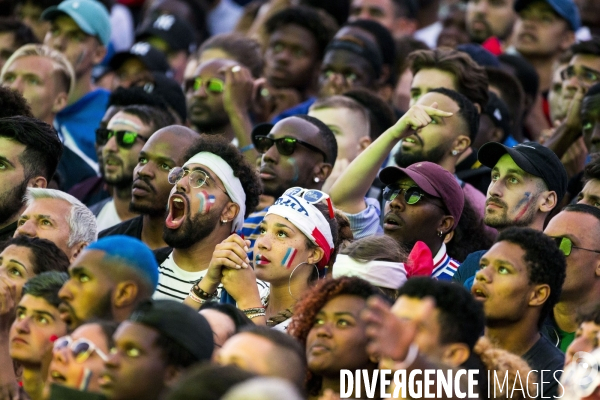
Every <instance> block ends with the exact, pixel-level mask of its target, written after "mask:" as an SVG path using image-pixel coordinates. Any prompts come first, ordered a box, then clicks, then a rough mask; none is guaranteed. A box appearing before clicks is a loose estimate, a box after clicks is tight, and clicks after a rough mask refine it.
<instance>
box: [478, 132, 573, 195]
mask: <svg viewBox="0 0 600 400" xmlns="http://www.w3.org/2000/svg"><path fill="white" fill-rule="evenodd" d="M504 154H508V155H509V156H510V157H511V158H512V159H513V161H514V162H515V164H517V165H518V166H519V168H521V169H522V170H523V171H525V172H527V173H529V174H531V175H533V176H537V177H538V178H542V179H543V180H544V182H546V185H547V186H548V189H549V190H553V191H554V192H556V196H557V197H558V203H560V201H561V200H562V198H563V196H564V195H565V192H566V191H567V182H568V177H567V171H566V170H565V167H564V166H563V165H562V163H561V162H560V159H559V158H558V156H557V155H556V154H554V152H553V151H552V150H550V149H549V148H547V147H544V146H542V145H541V144H539V143H536V142H526V143H521V144H518V145H516V146H514V147H507V146H505V145H503V144H500V143H495V142H490V143H486V144H484V145H483V146H481V148H480V149H479V153H477V158H478V159H479V162H480V163H482V164H483V165H485V166H486V167H490V168H494V167H495V166H496V163H497V162H498V160H499V159H500V157H502V156H503V155H504Z"/></svg>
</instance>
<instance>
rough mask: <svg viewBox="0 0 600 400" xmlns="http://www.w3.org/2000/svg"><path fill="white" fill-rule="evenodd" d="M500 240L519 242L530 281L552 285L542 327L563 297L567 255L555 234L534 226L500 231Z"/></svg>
mask: <svg viewBox="0 0 600 400" xmlns="http://www.w3.org/2000/svg"><path fill="white" fill-rule="evenodd" d="M578 205H580V204H578ZM586 207H590V208H592V209H594V210H596V212H597V213H598V214H600V210H598V209H597V208H595V207H591V206H586ZM499 242H509V243H512V244H516V245H517V246H519V247H520V248H521V249H523V251H524V252H525V256H524V257H523V260H524V261H525V264H526V265H527V275H528V276H529V284H531V285H537V284H547V285H548V286H550V296H549V297H548V300H546V302H545V303H544V305H543V306H542V311H541V313H540V318H539V320H538V327H541V326H542V324H543V322H544V320H545V319H546V317H547V316H548V315H549V314H550V312H551V311H552V309H553V308H554V305H555V304H556V303H557V302H558V299H559V298H560V293H561V290H562V285H563V283H564V281H565V275H566V268H567V264H566V260H565V255H564V254H563V252H562V251H561V250H560V249H559V248H558V246H557V245H556V243H555V242H554V240H553V239H552V238H551V237H549V236H547V235H545V234H544V233H542V232H540V231H537V230H535V229H531V228H517V227H511V228H507V229H505V230H503V231H501V232H500V234H499V235H498V238H497V239H496V243H499Z"/></svg>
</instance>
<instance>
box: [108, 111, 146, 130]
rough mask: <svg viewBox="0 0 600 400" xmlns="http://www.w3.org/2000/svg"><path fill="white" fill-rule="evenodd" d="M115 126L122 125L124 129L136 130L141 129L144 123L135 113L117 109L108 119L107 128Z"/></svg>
mask: <svg viewBox="0 0 600 400" xmlns="http://www.w3.org/2000/svg"><path fill="white" fill-rule="evenodd" d="M116 126H120V127H123V128H124V129H133V130H135V131H136V132H137V131H139V130H141V129H143V128H144V126H145V124H144V123H143V122H142V120H141V119H140V118H139V117H137V116H136V115H133V114H128V113H126V112H123V111H119V112H117V113H116V114H115V115H114V116H113V117H112V118H111V119H110V121H108V125H107V127H108V128H109V129H114V127H116Z"/></svg>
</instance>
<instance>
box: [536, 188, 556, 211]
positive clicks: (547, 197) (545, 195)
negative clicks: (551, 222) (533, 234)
mask: <svg viewBox="0 0 600 400" xmlns="http://www.w3.org/2000/svg"><path fill="white" fill-rule="evenodd" d="M557 204H558V197H557V196H556V192H555V191H545V192H542V193H540V195H539V197H538V209H539V210H540V211H541V212H545V213H546V212H550V211H552V210H553V209H554V207H556V205H557Z"/></svg>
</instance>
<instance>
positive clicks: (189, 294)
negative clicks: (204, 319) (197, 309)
mask: <svg viewBox="0 0 600 400" xmlns="http://www.w3.org/2000/svg"><path fill="white" fill-rule="evenodd" d="M188 297H189V298H190V299H192V300H193V301H195V302H196V303H198V304H204V303H206V300H203V299H201V298H200V297H198V296H196V295H195V294H194V292H193V291H192V290H190V293H188Z"/></svg>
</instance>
